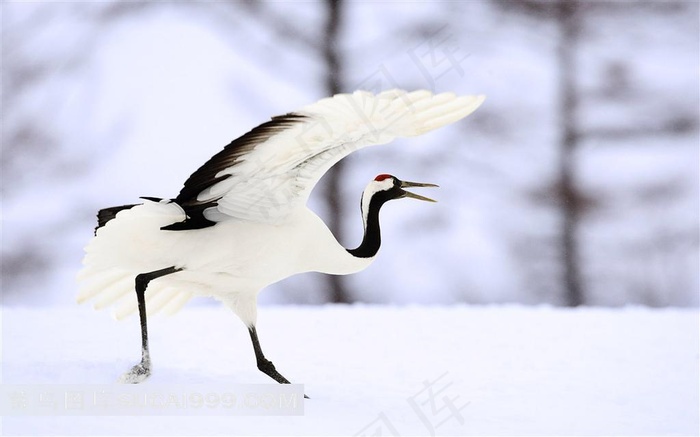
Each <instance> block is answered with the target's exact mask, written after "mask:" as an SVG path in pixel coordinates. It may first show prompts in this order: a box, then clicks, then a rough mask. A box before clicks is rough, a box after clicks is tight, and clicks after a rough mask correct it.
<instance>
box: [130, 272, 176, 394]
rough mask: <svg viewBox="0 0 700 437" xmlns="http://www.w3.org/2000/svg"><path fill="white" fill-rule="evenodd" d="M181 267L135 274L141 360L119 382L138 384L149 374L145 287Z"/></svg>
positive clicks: (149, 359)
mask: <svg viewBox="0 0 700 437" xmlns="http://www.w3.org/2000/svg"><path fill="white" fill-rule="evenodd" d="M180 270H182V269H178V268H175V267H168V268H165V269H161V270H155V271H152V272H148V273H141V274H140V275H137V276H136V280H135V281H134V282H135V288H136V299H137V301H138V306H139V320H140V322H141V362H140V363H139V364H137V365H135V366H134V367H132V368H131V370H129V371H128V372H126V373H125V374H123V375H122V376H121V378H119V381H120V382H123V383H127V384H138V383H139V382H142V381H143V380H145V379H146V378H148V377H149V376H150V375H151V354H150V353H149V351H148V326H147V323H146V297H145V295H146V288H148V283H149V282H151V281H152V280H154V279H156V278H160V277H161V276H165V275H169V274H171V273H175V272H179V271H180Z"/></svg>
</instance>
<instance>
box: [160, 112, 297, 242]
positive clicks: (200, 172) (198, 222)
mask: <svg viewBox="0 0 700 437" xmlns="http://www.w3.org/2000/svg"><path fill="white" fill-rule="evenodd" d="M308 118H309V117H307V116H305V115H300V114H295V113H289V114H285V115H279V116H276V117H273V118H272V119H271V120H270V121H268V122H265V123H263V124H261V125H260V126H258V127H256V128H254V129H253V130H251V131H250V132H248V133H246V134H244V135H243V136H241V137H239V138H236V139H235V140H233V141H231V143H230V144H228V145H227V146H226V147H224V149H223V150H222V151H220V152H219V153H217V154H216V155H214V156H212V157H211V158H210V159H209V160H208V161H207V162H205V163H204V165H202V166H201V167H199V169H197V171H195V172H194V173H192V175H191V176H190V177H189V178H188V179H187V181H185V186H184V187H183V188H182V190H181V191H180V194H178V196H177V197H176V198H175V202H176V203H177V204H178V205H180V206H181V207H182V208H183V209H184V210H185V214H187V219H186V220H185V221H183V222H179V223H174V224H172V225H169V226H166V227H163V228H162V229H164V230H172V231H176V230H188V229H201V228H206V227H208V226H213V225H214V224H215V223H214V222H212V221H209V220H207V219H206V218H205V217H204V210H205V209H207V208H212V207H215V206H216V205H217V203H216V202H217V200H218V199H217V200H214V201H211V200H209V201H207V202H200V201H198V200H197V196H198V195H199V193H201V192H202V191H204V190H206V189H207V188H209V187H211V186H212V185H214V184H216V183H218V182H220V181H222V180H224V179H226V178H228V177H229V175H223V176H218V177H217V176H216V175H217V174H218V173H219V172H221V171H222V170H225V169H227V168H229V167H231V166H233V165H235V163H236V160H237V159H238V158H240V157H241V156H243V155H245V154H246V153H249V152H250V151H251V150H253V149H255V147H256V146H257V145H258V144H260V143H262V142H264V141H267V140H268V139H269V138H270V137H272V136H274V135H276V134H278V133H280V132H282V131H284V130H286V129H288V128H290V127H292V126H293V125H295V124H297V123H303V122H305V121H306V120H307V119H308Z"/></svg>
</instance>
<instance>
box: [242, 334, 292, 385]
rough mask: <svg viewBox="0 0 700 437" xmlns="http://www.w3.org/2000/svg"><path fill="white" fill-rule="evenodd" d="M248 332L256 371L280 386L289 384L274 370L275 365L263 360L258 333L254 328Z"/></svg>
mask: <svg viewBox="0 0 700 437" xmlns="http://www.w3.org/2000/svg"><path fill="white" fill-rule="evenodd" d="M248 332H249V333H250V339H251V340H252V341H253V350H254V351H255V360H256V361H257V363H258V370H260V371H261V372H263V373H264V374H266V375H267V376H269V377H270V378H272V379H274V380H275V381H277V382H279V383H280V384H289V380H288V379H287V378H285V377H284V376H282V375H281V374H280V373H279V372H278V371H277V369H275V365H274V364H272V361H270V360H268V359H267V358H265V355H263V351H262V348H261V347H260V340H258V332H257V331H256V330H255V326H251V327H250V328H248Z"/></svg>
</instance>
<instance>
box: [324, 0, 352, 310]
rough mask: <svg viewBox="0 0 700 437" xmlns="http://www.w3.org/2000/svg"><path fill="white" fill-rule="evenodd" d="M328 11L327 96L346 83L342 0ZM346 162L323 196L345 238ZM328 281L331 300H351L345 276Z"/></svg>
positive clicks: (332, 224) (333, 172) (331, 222)
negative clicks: (342, 47) (342, 36)
mask: <svg viewBox="0 0 700 437" xmlns="http://www.w3.org/2000/svg"><path fill="white" fill-rule="evenodd" d="M325 7H326V10H327V13H326V14H327V17H326V27H325V32H324V33H325V34H324V36H323V51H322V53H323V60H324V63H325V65H326V81H325V88H326V95H328V96H332V95H335V94H338V93H340V92H341V91H342V90H343V88H344V86H343V64H342V57H341V53H340V49H339V44H340V43H339V40H340V31H341V28H342V26H343V1H342V0H326V2H325ZM344 168H345V167H344V162H343V161H340V162H338V163H337V164H336V165H334V166H333V167H332V168H331V169H330V170H329V172H328V174H327V175H326V176H325V177H324V179H325V183H326V185H325V187H324V198H325V201H326V203H327V204H328V209H329V218H328V227H329V228H330V230H331V231H332V232H333V234H335V235H336V238H338V239H339V240H340V241H342V240H343V239H342V235H343V233H344V229H345V226H344V218H345V210H344V208H343V199H342V196H341V192H340V191H341V190H340V186H341V183H342V180H343V170H344ZM326 278H327V279H326V280H327V281H328V286H329V289H330V299H329V300H330V301H331V302H335V303H347V302H350V297H349V296H350V292H349V290H348V283H347V281H345V279H344V277H343V276H337V275H327V276H326Z"/></svg>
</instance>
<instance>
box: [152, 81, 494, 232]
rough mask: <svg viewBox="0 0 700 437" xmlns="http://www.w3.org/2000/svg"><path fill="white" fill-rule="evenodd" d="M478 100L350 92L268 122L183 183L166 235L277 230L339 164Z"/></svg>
mask: <svg viewBox="0 0 700 437" xmlns="http://www.w3.org/2000/svg"><path fill="white" fill-rule="evenodd" d="M483 100H484V97H483V96H462V97H457V96H455V95H454V94H452V93H443V94H432V93H431V92H429V91H414V92H410V93H408V92H405V91H401V90H390V91H385V92H382V93H380V94H377V95H373V94H371V93H369V92H366V91H356V92H354V93H352V94H338V95H336V96H333V97H329V98H326V99H322V100H320V101H318V102H316V103H314V104H311V105H308V106H305V107H303V108H301V109H299V110H298V111H295V112H292V113H289V114H286V115H282V116H278V117H274V118H272V120H270V121H268V122H267V123H264V124H262V125H260V126H258V127H256V128H255V129H253V130H252V131H250V132H248V133H247V134H245V135H243V136H242V137H240V138H238V139H236V140H234V141H233V142H231V144H229V145H228V146H226V147H225V148H224V150H222V151H221V152H219V153H218V154H216V155H215V156H213V157H212V158H211V159H210V160H209V161H208V162H206V163H205V164H204V165H203V166H202V167H201V168H199V169H198V170H197V171H196V172H194V173H193V174H192V176H190V178H189V179H188V180H187V182H185V186H184V188H183V189H182V191H181V192H180V194H179V195H178V197H177V198H176V199H175V201H176V202H177V203H178V204H179V205H180V206H182V207H183V209H184V210H185V212H186V214H187V217H188V219H187V220H186V221H184V222H181V223H176V224H174V225H171V226H169V227H166V228H165V229H172V230H177V229H193V228H201V227H206V226H210V225H213V224H214V223H216V222H220V221H224V220H227V219H231V218H235V219H240V220H252V221H257V222H265V223H279V222H283V221H284V220H285V218H286V217H288V216H289V215H290V214H291V212H292V211H294V210H295V209H296V208H300V207H303V206H304V205H305V204H306V201H307V200H308V197H309V194H310V193H311V190H312V189H313V187H314V186H315V185H316V183H317V182H318V181H319V179H320V178H321V177H322V176H323V175H324V174H325V173H326V171H328V169H329V168H330V167H331V166H333V164H335V163H336V162H338V161H339V160H341V159H342V158H344V157H345V156H347V155H349V154H350V153H352V152H354V151H356V150H358V149H360V148H362V147H366V146H370V145H375V144H385V143H388V142H390V141H391V140H393V139H394V138H396V137H408V136H415V135H420V134H423V133H425V132H428V131H430V130H433V129H436V128H438V127H441V126H444V125H446V124H449V123H453V122H455V121H457V120H459V119H461V118H463V117H466V116H467V115H469V114H470V113H471V112H473V111H474V110H475V109H476V108H478V107H479V105H480V104H481V103H482V102H483Z"/></svg>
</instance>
